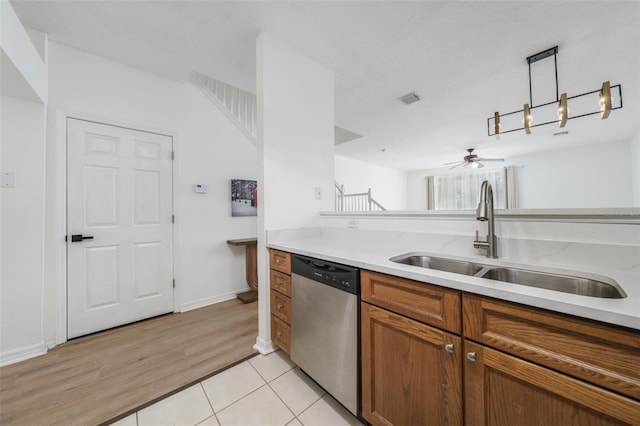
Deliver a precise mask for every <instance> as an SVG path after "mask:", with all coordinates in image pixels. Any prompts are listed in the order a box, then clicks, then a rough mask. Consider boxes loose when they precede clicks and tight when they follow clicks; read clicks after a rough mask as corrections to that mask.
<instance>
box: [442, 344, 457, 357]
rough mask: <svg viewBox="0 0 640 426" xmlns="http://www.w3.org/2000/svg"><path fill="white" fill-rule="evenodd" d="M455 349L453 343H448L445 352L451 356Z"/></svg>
mask: <svg viewBox="0 0 640 426" xmlns="http://www.w3.org/2000/svg"><path fill="white" fill-rule="evenodd" d="M454 349H455V347H454V346H453V343H447V344H446V345H444V350H445V351H447V352H449V353H450V354H452V353H453V351H454Z"/></svg>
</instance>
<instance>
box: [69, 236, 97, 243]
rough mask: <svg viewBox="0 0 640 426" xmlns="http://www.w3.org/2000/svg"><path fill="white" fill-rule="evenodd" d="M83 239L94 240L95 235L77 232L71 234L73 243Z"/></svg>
mask: <svg viewBox="0 0 640 426" xmlns="http://www.w3.org/2000/svg"><path fill="white" fill-rule="evenodd" d="M82 240H93V235H82V234H75V235H72V236H71V242H72V243H78V242H80V241H82Z"/></svg>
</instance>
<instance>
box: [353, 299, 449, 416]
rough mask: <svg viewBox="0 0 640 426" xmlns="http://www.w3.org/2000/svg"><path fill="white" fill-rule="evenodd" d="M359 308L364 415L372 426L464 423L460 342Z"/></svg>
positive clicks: (407, 321)
mask: <svg viewBox="0 0 640 426" xmlns="http://www.w3.org/2000/svg"><path fill="white" fill-rule="evenodd" d="M361 305H362V306H361V315H362V416H363V417H364V418H365V419H366V420H367V421H369V422H370V423H371V424H372V425H387V426H388V425H396V426H403V425H462V399H461V398H462V352H461V350H462V347H461V339H460V338H459V337H457V336H454V335H453V334H449V333H447V332H444V331H442V330H438V329H436V328H433V327H431V326H428V325H425V324H422V323H420V322H418V321H414V320H412V319H409V318H406V317H403V316H401V315H398V314H395V313H393V312H389V311H387V310H384V309H380V308H377V307H375V306H372V305H369V304H368V303H364V302H363V303H362V304H361ZM447 345H452V346H449V347H447ZM447 349H448V350H449V351H448V350H447Z"/></svg>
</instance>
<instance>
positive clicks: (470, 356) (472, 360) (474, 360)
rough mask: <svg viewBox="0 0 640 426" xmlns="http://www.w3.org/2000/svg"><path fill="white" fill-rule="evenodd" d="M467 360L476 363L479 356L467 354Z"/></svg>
mask: <svg viewBox="0 0 640 426" xmlns="http://www.w3.org/2000/svg"><path fill="white" fill-rule="evenodd" d="M467 359H468V360H469V361H471V362H476V361H477V360H478V355H477V354H476V353H475V352H467Z"/></svg>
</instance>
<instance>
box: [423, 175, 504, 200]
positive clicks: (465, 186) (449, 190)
mask: <svg viewBox="0 0 640 426" xmlns="http://www.w3.org/2000/svg"><path fill="white" fill-rule="evenodd" d="M506 176H507V169H506V168H502V169H495V170H487V171H480V172H478V171H475V172H466V173H459V174H455V175H443V176H428V177H427V200H430V201H428V204H429V206H428V208H429V209H435V210H475V209H476V208H477V207H478V197H479V195H480V186H481V185H482V182H483V181H485V180H486V181H489V183H490V184H491V187H492V189H493V197H494V206H495V208H496V209H504V208H507V205H508V204H507V177H506ZM510 207H511V206H510Z"/></svg>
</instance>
